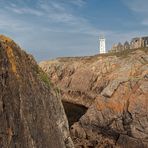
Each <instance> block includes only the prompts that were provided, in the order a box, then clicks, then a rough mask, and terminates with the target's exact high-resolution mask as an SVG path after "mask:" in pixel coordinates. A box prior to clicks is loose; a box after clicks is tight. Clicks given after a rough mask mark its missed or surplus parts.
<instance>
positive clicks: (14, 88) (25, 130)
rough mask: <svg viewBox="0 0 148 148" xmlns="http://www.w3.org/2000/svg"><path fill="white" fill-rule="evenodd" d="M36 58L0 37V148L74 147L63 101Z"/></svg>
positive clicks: (10, 41)
mask: <svg viewBox="0 0 148 148" xmlns="http://www.w3.org/2000/svg"><path fill="white" fill-rule="evenodd" d="M45 76H46V74H44V72H43V71H42V70H41V69H40V68H39V67H38V65H37V63H36V62H35V60H34V59H33V57H32V56H31V55H29V54H27V53H26V52H24V51H23V50H21V48H20V47H19V46H18V45H17V44H16V43H15V42H14V41H13V40H11V39H10V38H8V37H5V36H3V35H0V148H49V147H50V148H65V147H68V145H71V146H70V147H72V142H71V139H70V137H69V130H68V122H67V119H66V116H65V113H64V109H63V106H62V103H61V101H60V100H59V99H58V98H57V97H54V96H53V95H52V93H51V91H50V87H49V85H48V83H47V82H48V81H47V80H46V79H45Z"/></svg>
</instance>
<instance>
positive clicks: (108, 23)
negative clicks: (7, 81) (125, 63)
mask: <svg viewBox="0 0 148 148" xmlns="http://www.w3.org/2000/svg"><path fill="white" fill-rule="evenodd" d="M147 6H148V0H0V34H5V35H7V36H10V37H11V38H13V39H14V40H15V41H16V42H17V43H19V45H20V46H21V47H22V48H23V49H25V50H26V51H27V52H29V53H31V54H33V55H34V57H35V58H36V59H37V61H41V60H48V59H51V58H56V57H61V56H82V55H93V54H97V53H98V52H99V50H98V36H99V34H104V35H105V37H106V41H107V42H106V44H107V49H110V47H111V46H112V44H114V43H117V42H119V41H120V42H123V41H125V40H130V39H131V38H132V37H136V36H145V35H148V9H147Z"/></svg>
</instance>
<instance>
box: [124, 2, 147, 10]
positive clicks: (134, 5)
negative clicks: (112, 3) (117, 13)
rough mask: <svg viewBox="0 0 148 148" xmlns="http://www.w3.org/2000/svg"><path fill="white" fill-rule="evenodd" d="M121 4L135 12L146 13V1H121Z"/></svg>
mask: <svg viewBox="0 0 148 148" xmlns="http://www.w3.org/2000/svg"><path fill="white" fill-rule="evenodd" d="M122 2H123V3H125V4H126V5H127V6H128V7H129V8H130V9H131V10H133V11H135V12H141V13H145V12H148V9H147V6H148V0H122Z"/></svg>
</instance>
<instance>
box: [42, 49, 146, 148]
mask: <svg viewBox="0 0 148 148" xmlns="http://www.w3.org/2000/svg"><path fill="white" fill-rule="evenodd" d="M40 67H41V68H42V69H43V70H44V71H45V72H46V73H47V74H48V76H49V77H50V79H51V82H52V83H53V85H54V88H55V90H57V92H58V93H56V95H59V96H60V97H61V99H62V101H63V102H68V103H71V104H75V105H79V106H80V105H81V106H83V107H85V108H87V111H86V113H83V114H82V115H81V117H80V118H79V119H78V120H77V121H75V123H73V125H71V127H70V131H71V135H72V137H73V141H74V144H75V147H76V148H81V147H92V148H94V147H96V148H97V147H99V148H100V147H102V148H104V147H121V148H122V147H123V148H128V147H129V148H136V147H137V148H147V147H148V49H147V48H146V49H139V50H131V51H130V52H128V53H125V52H121V53H118V54H110V53H109V54H105V55H100V56H92V57H80V58H58V59H56V60H52V61H47V62H41V63H40ZM69 111H71V112H72V108H71V110H69Z"/></svg>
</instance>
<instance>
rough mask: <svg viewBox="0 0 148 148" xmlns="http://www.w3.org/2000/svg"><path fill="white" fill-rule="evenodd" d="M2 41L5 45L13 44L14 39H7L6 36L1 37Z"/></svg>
mask: <svg viewBox="0 0 148 148" xmlns="http://www.w3.org/2000/svg"><path fill="white" fill-rule="evenodd" d="M0 40H1V41H3V42H4V43H10V42H12V39H10V38H9V37H6V36H4V35H0Z"/></svg>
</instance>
